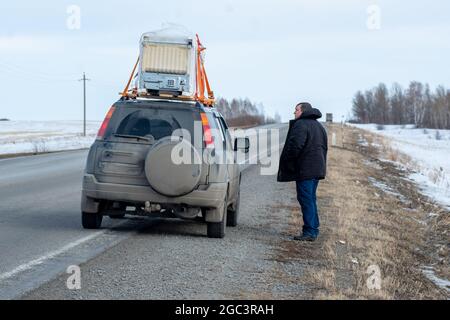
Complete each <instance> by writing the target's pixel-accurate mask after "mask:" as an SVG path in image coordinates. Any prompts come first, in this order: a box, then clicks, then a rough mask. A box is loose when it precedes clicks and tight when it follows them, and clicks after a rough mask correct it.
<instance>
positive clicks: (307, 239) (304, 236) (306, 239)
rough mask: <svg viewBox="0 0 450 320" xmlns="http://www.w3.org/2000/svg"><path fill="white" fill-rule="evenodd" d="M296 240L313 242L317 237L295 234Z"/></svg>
mask: <svg viewBox="0 0 450 320" xmlns="http://www.w3.org/2000/svg"><path fill="white" fill-rule="evenodd" d="M294 240H297V241H310V242H313V241H316V238H315V237H312V236H307V235H301V236H295V237H294Z"/></svg>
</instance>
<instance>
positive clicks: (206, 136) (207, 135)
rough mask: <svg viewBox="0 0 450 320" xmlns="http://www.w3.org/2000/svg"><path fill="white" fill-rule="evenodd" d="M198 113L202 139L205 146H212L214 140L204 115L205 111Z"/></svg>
mask: <svg viewBox="0 0 450 320" xmlns="http://www.w3.org/2000/svg"><path fill="white" fill-rule="evenodd" d="M200 115H201V117H202V127H203V141H204V142H205V147H206V148H214V140H213V137H212V134H211V127H210V126H209V121H208V117H207V116H206V113H201V114H200Z"/></svg>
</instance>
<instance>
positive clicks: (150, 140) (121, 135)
mask: <svg viewBox="0 0 450 320" xmlns="http://www.w3.org/2000/svg"><path fill="white" fill-rule="evenodd" d="M114 137H118V138H131V139H138V140H144V141H147V142H153V139H151V138H148V137H141V136H134V135H131V134H119V133H114Z"/></svg>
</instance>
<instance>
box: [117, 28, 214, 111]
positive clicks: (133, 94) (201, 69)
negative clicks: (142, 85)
mask: <svg viewBox="0 0 450 320" xmlns="http://www.w3.org/2000/svg"><path fill="white" fill-rule="evenodd" d="M196 39H197V52H196V57H195V59H196V61H195V69H196V70H195V77H196V81H195V93H194V94H193V95H191V96H184V95H175V94H173V93H166V92H159V93H158V95H153V94H150V93H149V92H147V91H145V92H139V90H138V88H137V87H135V88H130V85H131V82H132V80H133V78H134V77H136V75H137V73H136V69H137V66H138V64H139V57H138V59H137V61H136V63H135V65H134V67H133V70H132V71H131V75H130V78H129V79H128V82H127V84H126V86H125V88H124V90H123V91H122V92H121V93H120V95H121V100H128V99H137V98H148V99H162V100H176V101H198V102H200V103H202V104H203V105H206V106H208V107H212V106H213V105H214V102H215V98H214V92H213V91H212V90H211V86H210V84H209V80H208V76H207V75H206V70H205V64H204V61H203V57H202V52H203V51H204V50H206V48H205V47H204V46H203V45H202V44H201V42H200V39H199V37H198V34H196ZM205 89H206V93H207V96H205Z"/></svg>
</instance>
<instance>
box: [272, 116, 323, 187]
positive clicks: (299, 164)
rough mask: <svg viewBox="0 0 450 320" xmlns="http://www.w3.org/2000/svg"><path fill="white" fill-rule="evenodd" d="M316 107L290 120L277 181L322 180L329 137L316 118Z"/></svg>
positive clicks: (317, 117)
mask: <svg viewBox="0 0 450 320" xmlns="http://www.w3.org/2000/svg"><path fill="white" fill-rule="evenodd" d="M321 117H322V113H320V111H319V110H318V109H315V108H313V109H311V110H309V111H305V112H303V113H302V115H301V116H300V118H298V119H296V120H291V121H290V122H289V131H288V134H287V137H286V143H285V145H284V148H283V152H282V153H281V157H280V165H279V169H278V178H277V180H278V181H280V182H287V181H299V180H309V179H324V178H325V175H326V167H327V151H328V138H327V133H326V131H325V128H324V127H323V126H322V124H320V123H319V122H318V121H317V119H319V118H321Z"/></svg>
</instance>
